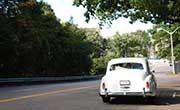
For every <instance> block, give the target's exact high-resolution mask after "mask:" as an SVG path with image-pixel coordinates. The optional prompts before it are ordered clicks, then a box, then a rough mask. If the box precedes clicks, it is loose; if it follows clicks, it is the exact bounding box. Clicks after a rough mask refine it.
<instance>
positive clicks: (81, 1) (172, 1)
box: [74, 0, 180, 24]
mask: <svg viewBox="0 0 180 110" xmlns="http://www.w3.org/2000/svg"><path fill="white" fill-rule="evenodd" d="M74 5H76V6H83V7H84V8H86V9H87V11H86V12H85V13H84V16H85V17H86V21H89V20H90V19H91V18H92V17H95V18H98V19H100V20H101V23H104V22H106V23H107V22H108V23H111V21H112V20H116V19H118V18H119V17H126V18H130V22H131V23H133V22H135V21H137V20H140V21H141V22H145V23H146V22H148V21H150V22H152V23H155V24H158V23H163V24H174V23H178V22H180V1H179V0H74Z"/></svg>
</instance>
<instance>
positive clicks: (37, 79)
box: [0, 75, 103, 83]
mask: <svg viewBox="0 0 180 110" xmlns="http://www.w3.org/2000/svg"><path fill="white" fill-rule="evenodd" d="M102 76H103V75H92V76H67V77H30V78H0V83H20V82H22V83H23V82H46V81H52V82H53V81H72V80H88V79H99V78H101V77H102Z"/></svg>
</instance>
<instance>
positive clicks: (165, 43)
mask: <svg viewBox="0 0 180 110" xmlns="http://www.w3.org/2000/svg"><path fill="white" fill-rule="evenodd" d="M178 26H179V23H177V24H173V25H171V26H166V25H156V26H154V27H153V29H152V30H151V34H152V36H153V39H154V40H155V46H156V47H157V55H158V56H159V57H160V58H167V59H170V58H171V45H170V44H171V43H170V35H169V34H168V33H166V32H164V31H159V32H157V29H158V28H164V29H166V30H169V31H170V32H172V31H173V30H174V29H176V28H177V27H178ZM179 36H180V31H179V30H177V31H176V32H175V33H174V34H173V47H174V56H175V57H176V60H180V54H179V53H180V48H179V47H180V44H179V42H180V37H179Z"/></svg>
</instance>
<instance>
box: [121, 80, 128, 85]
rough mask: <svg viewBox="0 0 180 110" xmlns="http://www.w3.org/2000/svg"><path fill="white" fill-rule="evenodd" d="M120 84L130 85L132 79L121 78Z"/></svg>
mask: <svg viewBox="0 0 180 110" xmlns="http://www.w3.org/2000/svg"><path fill="white" fill-rule="evenodd" d="M120 85H121V86H127V85H130V81H129V80H120Z"/></svg>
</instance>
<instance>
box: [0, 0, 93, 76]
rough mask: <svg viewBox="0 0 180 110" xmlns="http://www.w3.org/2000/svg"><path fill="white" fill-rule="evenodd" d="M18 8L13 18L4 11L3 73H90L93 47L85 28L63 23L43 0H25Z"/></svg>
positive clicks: (0, 58) (0, 22) (0, 21)
mask: <svg viewBox="0 0 180 110" xmlns="http://www.w3.org/2000/svg"><path fill="white" fill-rule="evenodd" d="M18 9H19V11H20V13H19V14H17V15H16V16H14V17H13V18H10V17H7V16H6V15H0V25H1V28H0V32H1V35H0V51H1V53H2V54H0V73H1V74H0V76H1V77H16V76H17V77H20V76H25V77H27V76H66V75H82V74H88V73H89V71H90V68H91V65H92V60H91V58H90V54H91V53H92V51H91V45H90V44H89V42H88V41H86V35H85V33H84V31H83V30H82V29H79V28H77V26H76V25H73V24H70V23H59V22H58V20H57V19H56V17H55V14H54V12H53V11H52V9H51V8H50V6H49V5H47V4H45V3H43V2H42V1H41V2H36V1H35V0H23V1H21V2H19V3H18ZM5 73H6V74H5Z"/></svg>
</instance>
